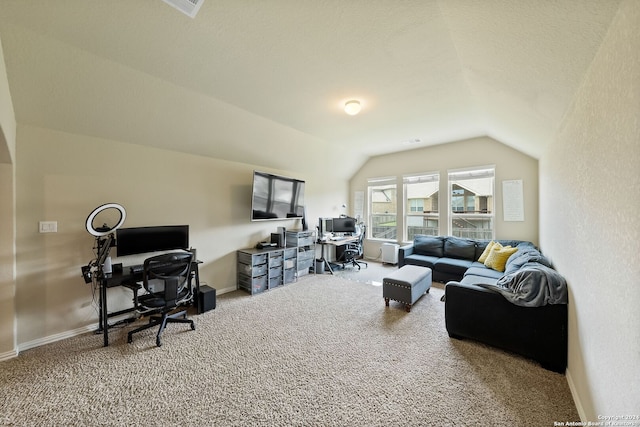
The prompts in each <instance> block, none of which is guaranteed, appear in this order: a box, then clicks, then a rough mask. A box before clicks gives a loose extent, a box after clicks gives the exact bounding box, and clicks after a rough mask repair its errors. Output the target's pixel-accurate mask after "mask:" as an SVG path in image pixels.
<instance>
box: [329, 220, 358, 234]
mask: <svg viewBox="0 0 640 427" xmlns="http://www.w3.org/2000/svg"><path fill="white" fill-rule="evenodd" d="M332 223H333V232H334V233H355V232H356V219H355V218H349V217H346V218H333V221H332Z"/></svg>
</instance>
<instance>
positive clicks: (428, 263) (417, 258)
mask: <svg viewBox="0 0 640 427" xmlns="http://www.w3.org/2000/svg"><path fill="white" fill-rule="evenodd" d="M439 259H440V258H438V257H437V256H428V255H418V254H411V255H407V256H405V257H404V263H405V265H406V264H408V265H419V266H421V267H428V268H431V269H432V268H433V265H434V264H435V262H436V261H438V260H439Z"/></svg>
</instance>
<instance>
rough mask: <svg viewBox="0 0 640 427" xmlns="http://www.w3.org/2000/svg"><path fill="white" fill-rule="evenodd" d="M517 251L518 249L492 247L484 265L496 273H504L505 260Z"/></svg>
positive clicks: (499, 246)
mask: <svg viewBox="0 0 640 427" xmlns="http://www.w3.org/2000/svg"><path fill="white" fill-rule="evenodd" d="M517 251H518V248H512V247H511V246H501V245H498V244H496V245H493V248H491V252H490V253H489V256H488V257H487V260H486V261H485V262H484V265H486V266H487V267H489V268H493V269H494V270H497V271H504V268H505V265H506V264H507V260H508V259H509V257H510V256H511V255H513V254H514V253H516V252H517Z"/></svg>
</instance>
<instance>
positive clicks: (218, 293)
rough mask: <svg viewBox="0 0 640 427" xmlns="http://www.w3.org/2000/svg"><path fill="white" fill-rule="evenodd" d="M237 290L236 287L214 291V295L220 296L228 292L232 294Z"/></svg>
mask: <svg viewBox="0 0 640 427" xmlns="http://www.w3.org/2000/svg"><path fill="white" fill-rule="evenodd" d="M237 290H238V288H236V287H229V288H222V289H216V295H222V294H226V293H228V292H233V291H237Z"/></svg>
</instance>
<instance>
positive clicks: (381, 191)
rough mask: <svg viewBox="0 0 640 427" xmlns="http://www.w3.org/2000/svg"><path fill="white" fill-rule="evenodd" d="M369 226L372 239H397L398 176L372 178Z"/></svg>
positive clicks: (369, 187)
mask: <svg viewBox="0 0 640 427" xmlns="http://www.w3.org/2000/svg"><path fill="white" fill-rule="evenodd" d="M367 185H368V189H369V227H368V229H367V233H368V236H369V238H371V239H384V240H396V238H397V234H398V233H397V229H396V227H397V224H398V217H397V212H398V198H397V188H396V177H386V178H370V179H369V180H368V184H367Z"/></svg>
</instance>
